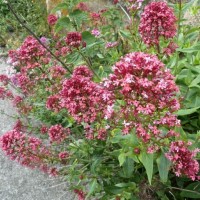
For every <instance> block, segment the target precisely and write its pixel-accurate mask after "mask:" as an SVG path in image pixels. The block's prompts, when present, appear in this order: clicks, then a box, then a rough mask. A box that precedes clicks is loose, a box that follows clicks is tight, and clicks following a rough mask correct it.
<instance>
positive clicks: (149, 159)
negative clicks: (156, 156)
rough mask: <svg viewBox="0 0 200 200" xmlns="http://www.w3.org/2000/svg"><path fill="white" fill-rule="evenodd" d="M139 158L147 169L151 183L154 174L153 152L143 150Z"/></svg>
mask: <svg viewBox="0 0 200 200" xmlns="http://www.w3.org/2000/svg"><path fill="white" fill-rule="evenodd" d="M139 160H140V162H141V163H142V164H143V165H144V167H145V169H146V173H147V176H148V180H149V183H150V185H151V180H152V176H153V154H147V153H146V152H142V153H141V154H140V155H139Z"/></svg>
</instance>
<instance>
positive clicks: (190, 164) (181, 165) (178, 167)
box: [166, 140, 200, 180]
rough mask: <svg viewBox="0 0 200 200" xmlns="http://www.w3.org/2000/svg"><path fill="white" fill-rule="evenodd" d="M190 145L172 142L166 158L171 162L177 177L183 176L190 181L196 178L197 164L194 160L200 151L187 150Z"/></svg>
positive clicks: (182, 142)
mask: <svg viewBox="0 0 200 200" xmlns="http://www.w3.org/2000/svg"><path fill="white" fill-rule="evenodd" d="M189 146H191V144H190V143H186V142H184V141H181V140H179V141H176V142H172V143H171V145H170V149H169V152H168V153H167V154H166V157H167V158H168V159H169V160H170V161H171V162H172V164H173V170H174V172H175V174H176V175H177V176H180V175H185V176H187V177H188V178H191V179H192V180H195V179H196V178H197V174H198V172H199V163H198V161H197V160H195V159H194V157H195V156H196V154H197V153H198V152H200V149H195V150H193V151H192V150H189Z"/></svg>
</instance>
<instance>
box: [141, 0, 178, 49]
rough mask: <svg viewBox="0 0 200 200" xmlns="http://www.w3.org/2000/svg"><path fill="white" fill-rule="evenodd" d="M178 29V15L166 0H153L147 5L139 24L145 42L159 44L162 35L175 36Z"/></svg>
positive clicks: (167, 37)
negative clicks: (155, 0) (176, 15)
mask: <svg viewBox="0 0 200 200" xmlns="http://www.w3.org/2000/svg"><path fill="white" fill-rule="evenodd" d="M176 30H177V28H176V17H175V15H174V13H173V10H172V8H170V7H168V5H167V4H166V3H165V2H152V3H150V4H148V5H147V6H146V7H145V9H144V12H143V13H142V15H141V19H140V25H139V32H140V34H141V37H142V40H143V41H144V43H145V44H147V45H148V46H154V45H156V46H157V45H158V44H159V39H160V37H164V38H165V39H169V38H173V37H174V36H175V35H176Z"/></svg>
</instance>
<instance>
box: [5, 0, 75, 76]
mask: <svg viewBox="0 0 200 200" xmlns="http://www.w3.org/2000/svg"><path fill="white" fill-rule="evenodd" d="M7 4H8V8H9V10H10V11H11V13H12V14H13V15H14V16H15V18H16V19H17V21H18V22H19V23H20V24H21V25H22V26H23V27H24V28H25V29H26V30H27V31H28V32H29V33H30V34H31V35H32V36H33V37H34V38H35V39H36V40H37V41H38V42H39V43H40V44H41V45H42V46H43V47H44V48H45V49H46V50H47V51H48V52H49V53H50V54H51V55H52V56H53V57H54V58H55V59H56V60H57V61H58V62H60V63H61V64H62V65H63V66H64V67H65V68H66V70H67V71H68V72H69V73H70V74H72V71H71V70H70V69H69V68H68V67H67V65H66V64H65V63H64V62H63V61H62V60H61V59H60V58H59V57H57V56H56V55H55V54H54V53H53V52H52V51H51V50H50V49H49V48H48V47H47V46H45V45H44V44H43V43H42V42H41V41H40V39H39V38H38V37H37V35H36V34H35V33H34V32H33V31H32V30H31V29H30V28H29V27H28V26H26V24H25V23H24V22H23V21H22V20H21V19H20V18H19V17H18V15H17V14H16V12H15V11H14V9H13V7H12V5H11V3H10V1H9V0H8V1H7Z"/></svg>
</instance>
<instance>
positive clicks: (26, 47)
mask: <svg viewBox="0 0 200 200" xmlns="http://www.w3.org/2000/svg"><path fill="white" fill-rule="evenodd" d="M46 55H47V52H46V49H44V47H42V46H41V44H40V43H39V42H38V41H37V40H36V39H35V38H33V37H32V36H28V37H27V38H26V39H25V40H24V43H23V44H22V46H21V47H20V48H19V49H17V50H12V51H9V57H10V59H11V63H15V62H18V63H19V64H21V65H27V64H28V63H31V64H32V63H36V59H37V60H39V59H40V58H41V57H46Z"/></svg>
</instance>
